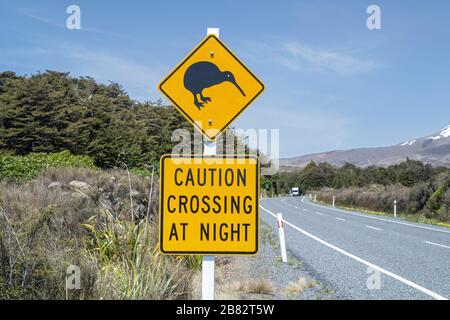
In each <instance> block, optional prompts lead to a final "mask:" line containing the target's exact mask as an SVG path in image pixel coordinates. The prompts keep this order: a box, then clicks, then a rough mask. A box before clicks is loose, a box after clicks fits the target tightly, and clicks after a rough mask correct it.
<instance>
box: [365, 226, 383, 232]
mask: <svg viewBox="0 0 450 320" xmlns="http://www.w3.org/2000/svg"><path fill="white" fill-rule="evenodd" d="M366 228H369V229H373V230H377V231H383V229H380V228H375V227H372V226H366Z"/></svg>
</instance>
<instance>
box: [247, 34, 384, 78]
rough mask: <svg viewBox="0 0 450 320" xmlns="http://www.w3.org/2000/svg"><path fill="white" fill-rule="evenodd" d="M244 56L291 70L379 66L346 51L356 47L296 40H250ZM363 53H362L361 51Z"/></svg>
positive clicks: (344, 71) (352, 70)
mask: <svg viewBox="0 0 450 320" xmlns="http://www.w3.org/2000/svg"><path fill="white" fill-rule="evenodd" d="M247 48H249V50H250V51H251V52H250V53H248V54H247V56H248V57H249V58H251V59H253V60H256V61H264V62H267V60H268V59H270V60H271V61H272V62H274V63H277V64H279V65H282V66H284V67H286V68H288V69H290V70H292V71H295V72H297V71H308V72H333V73H336V74H339V75H354V74H361V73H366V72H370V71H373V70H375V69H377V68H379V67H380V64H379V63H378V62H375V61H373V60H371V59H369V58H359V57H356V56H355V55H352V54H350V53H346V52H354V51H358V50H355V48H349V49H348V50H345V51H346V52H345V51H343V50H336V49H323V48H315V47H312V46H309V45H305V44H303V43H301V42H299V41H295V40H288V41H286V40H285V41H278V43H277V41H273V43H271V44H270V45H269V44H267V43H262V42H255V41H250V42H249V43H248V44H247ZM261 53H263V54H264V56H261ZM360 54H362V53H360Z"/></svg>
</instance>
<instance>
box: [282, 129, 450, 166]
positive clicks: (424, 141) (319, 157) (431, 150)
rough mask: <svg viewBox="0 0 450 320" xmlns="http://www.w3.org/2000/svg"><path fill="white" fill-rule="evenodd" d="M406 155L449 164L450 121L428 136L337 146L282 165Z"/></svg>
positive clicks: (380, 160) (395, 159)
mask: <svg viewBox="0 0 450 320" xmlns="http://www.w3.org/2000/svg"><path fill="white" fill-rule="evenodd" d="M406 158H410V159H415V160H420V161H422V162H425V163H430V164H432V165H433V166H447V167H450V125H449V126H447V127H445V128H443V129H441V130H440V131H438V132H436V133H434V134H431V135H429V136H426V137H422V138H416V139H411V140H408V141H404V142H401V143H399V144H396V145H393V146H388V147H378V148H359V149H351V150H335V151H329V152H323V153H315V154H310V155H305V156H299V157H293V158H287V159H281V160H280V165H281V167H282V168H284V169H286V170H289V169H293V168H295V167H303V166H305V165H306V164H308V162H309V161H311V160H313V161H315V162H325V161H326V162H328V163H331V164H334V165H337V166H340V165H343V164H345V163H346V162H349V163H353V164H355V165H357V166H361V167H366V166H370V165H376V166H389V165H392V164H395V163H399V162H402V161H404V160H406Z"/></svg>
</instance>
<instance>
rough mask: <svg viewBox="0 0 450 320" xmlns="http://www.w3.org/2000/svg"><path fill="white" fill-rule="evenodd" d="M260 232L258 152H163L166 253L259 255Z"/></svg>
mask: <svg viewBox="0 0 450 320" xmlns="http://www.w3.org/2000/svg"><path fill="white" fill-rule="evenodd" d="M258 233H259V161H258V157H256V156H251V155H242V156H240V155H238V156H231V157H225V156H224V157H215V156H204V155H193V156H182V155H164V156H163V157H162V158H161V188H160V205H159V241H160V250H161V252H162V253H164V254H207V255H254V254H256V253H257V252H258V240H259V237H258Z"/></svg>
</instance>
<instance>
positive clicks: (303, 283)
mask: <svg viewBox="0 0 450 320" xmlns="http://www.w3.org/2000/svg"><path fill="white" fill-rule="evenodd" d="M315 286H316V283H315V282H314V281H308V280H306V279H305V278H303V277H301V278H299V279H298V280H297V281H294V282H289V283H288V285H287V286H286V287H285V288H284V290H283V292H284V295H285V296H286V297H287V298H293V297H295V296H296V295H297V294H299V293H300V292H302V291H304V290H305V289H310V288H314V287H315Z"/></svg>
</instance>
